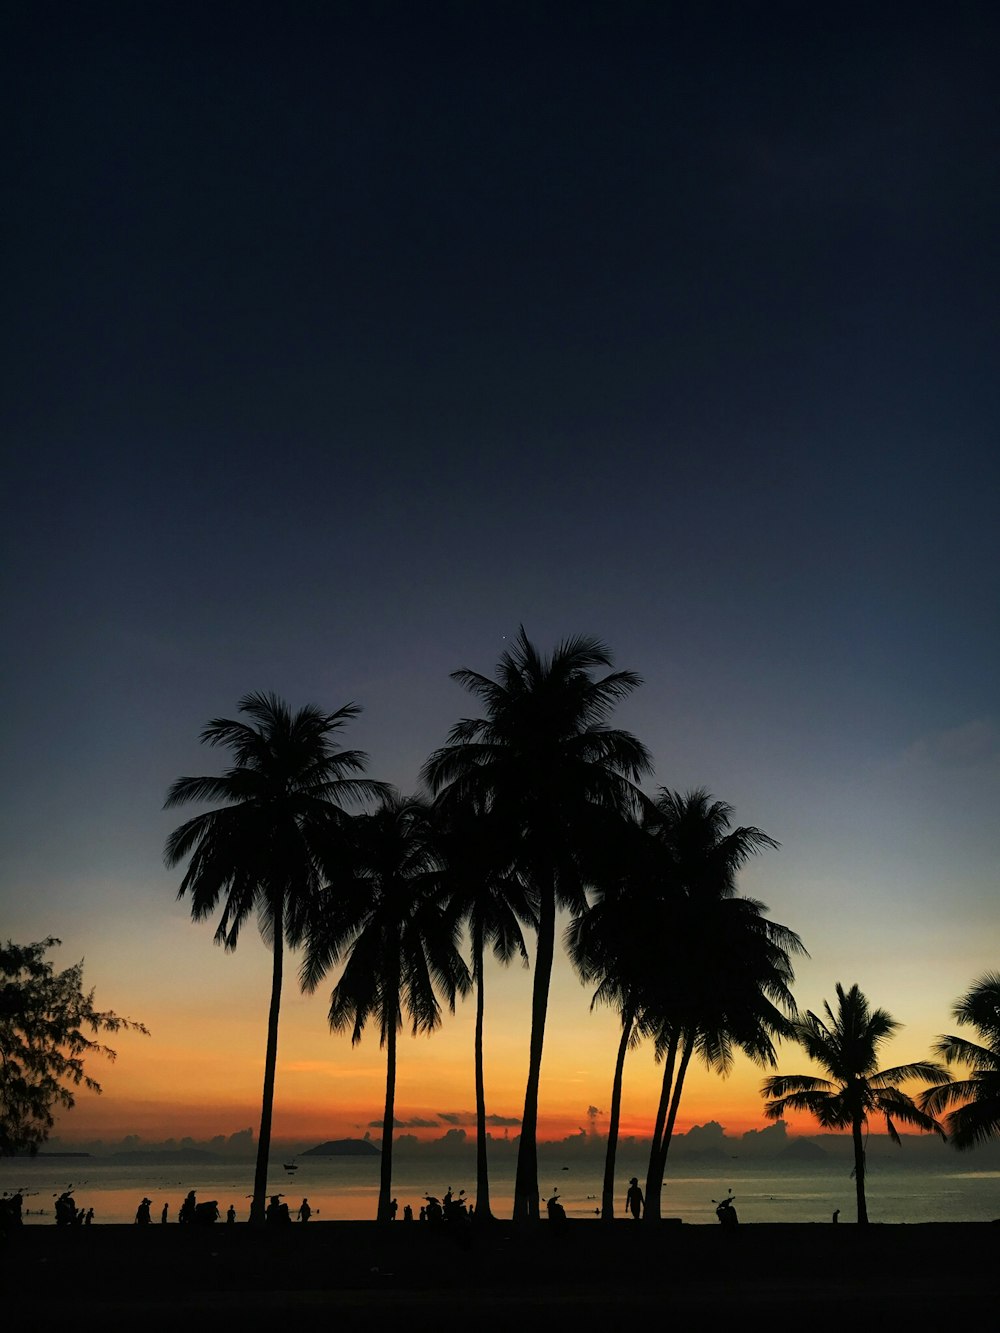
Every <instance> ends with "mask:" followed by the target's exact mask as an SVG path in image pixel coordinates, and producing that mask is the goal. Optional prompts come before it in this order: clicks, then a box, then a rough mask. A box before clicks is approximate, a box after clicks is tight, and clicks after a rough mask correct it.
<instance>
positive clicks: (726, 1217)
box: [712, 1190, 740, 1229]
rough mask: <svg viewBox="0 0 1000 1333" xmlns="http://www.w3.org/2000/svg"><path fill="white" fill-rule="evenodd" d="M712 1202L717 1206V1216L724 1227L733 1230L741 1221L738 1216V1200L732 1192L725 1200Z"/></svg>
mask: <svg viewBox="0 0 1000 1333" xmlns="http://www.w3.org/2000/svg"><path fill="white" fill-rule="evenodd" d="M712 1202H713V1203H714V1204H715V1215H716V1217H717V1218H718V1219H719V1221H720V1222H721V1223H722V1225H723V1226H724V1227H727V1228H730V1229H731V1228H732V1227H735V1226H737V1225H738V1223H739V1220H740V1219H739V1218H738V1217H737V1216H736V1199H735V1198H734V1196H733V1191H732V1190H730V1191H729V1193H728V1194H727V1195H726V1197H725V1198H724V1199H713V1200H712Z"/></svg>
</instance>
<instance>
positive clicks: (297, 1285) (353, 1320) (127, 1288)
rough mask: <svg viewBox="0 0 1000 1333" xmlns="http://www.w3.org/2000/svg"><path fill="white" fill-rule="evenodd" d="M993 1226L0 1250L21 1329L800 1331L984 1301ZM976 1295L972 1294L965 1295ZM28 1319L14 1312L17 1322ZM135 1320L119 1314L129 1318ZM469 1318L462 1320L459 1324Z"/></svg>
mask: <svg viewBox="0 0 1000 1333" xmlns="http://www.w3.org/2000/svg"><path fill="white" fill-rule="evenodd" d="M998 1243H1000V1225H998V1224H996V1223H975V1222H969V1223H916V1224H913V1225H910V1226H905V1225H882V1224H878V1223H873V1224H871V1225H870V1226H868V1227H858V1226H857V1225H854V1224H846V1225H844V1224H842V1225H840V1226H836V1227H835V1226H832V1225H830V1224H829V1223H812V1224H784V1223H770V1224H769V1223H762V1224H757V1225H742V1224H741V1225H740V1227H739V1228H738V1229H737V1230H736V1231H734V1232H731V1233H727V1232H725V1231H724V1230H723V1229H722V1228H721V1227H719V1226H717V1225H682V1224H679V1223H674V1224H671V1223H669V1222H664V1223H663V1224H661V1225H659V1226H657V1227H647V1226H645V1225H643V1224H641V1223H634V1222H631V1221H625V1220H622V1221H616V1222H614V1223H612V1224H610V1225H608V1226H606V1225H604V1224H602V1223H600V1222H598V1221H596V1220H594V1221H575V1220H571V1221H569V1222H568V1223H567V1224H566V1226H565V1227H564V1228H552V1227H550V1226H549V1224H548V1223H546V1222H541V1223H539V1224H538V1225H537V1226H534V1227H527V1228H516V1227H514V1226H512V1224H511V1223H509V1222H498V1223H494V1224H492V1225H490V1226H489V1227H486V1228H482V1229H477V1228H475V1227H474V1226H473V1227H468V1228H465V1227H463V1228H456V1229H455V1231H454V1232H453V1233H452V1232H449V1229H448V1228H447V1227H440V1228H433V1227H428V1226H421V1225H420V1224H413V1225H406V1224H404V1223H400V1222H396V1223H393V1224H391V1225H389V1226H382V1227H380V1226H378V1224H376V1223H374V1222H310V1223H309V1225H308V1226H301V1225H300V1226H293V1227H288V1228H279V1229H273V1228H272V1229H268V1228H263V1229H257V1228H251V1227H249V1226H247V1225H243V1224H239V1225H236V1226H232V1227H228V1226H226V1225H225V1224H217V1225H214V1226H209V1227H204V1228H191V1227H148V1228H146V1227H136V1226H126V1225H105V1226H103V1227H92V1228H89V1229H69V1230H60V1229H59V1228H56V1227H51V1228H43V1227H25V1228H22V1229H21V1231H20V1232H19V1233H17V1234H15V1235H14V1236H13V1237H12V1238H11V1239H10V1240H9V1241H8V1243H7V1245H6V1246H5V1253H4V1255H3V1266H4V1270H5V1272H7V1273H9V1274H16V1277H17V1280H16V1292H15V1293H14V1295H13V1301H12V1303H11V1304H10V1305H8V1307H7V1308H8V1310H9V1311H10V1312H11V1313H13V1314H15V1315H16V1316H17V1318H18V1324H17V1326H18V1327H24V1326H27V1327H29V1328H32V1329H38V1330H49V1329H55V1328H57V1327H58V1328H67V1327H72V1328H73V1329H74V1330H77V1329H82V1328H98V1327H101V1328H104V1329H114V1328H116V1327H124V1326H126V1324H128V1325H129V1326H134V1327H136V1328H142V1329H143V1330H144V1333H150V1331H155V1330H160V1329H167V1328H170V1329H172V1330H173V1329H176V1327H177V1321H178V1320H182V1319H185V1318H188V1317H191V1316H201V1315H207V1316H211V1317H218V1318H224V1319H226V1320H227V1321H230V1324H231V1326H232V1327H236V1328H239V1329H240V1330H241V1333H243V1331H244V1330H246V1329H248V1328H249V1329H252V1328H256V1327H263V1326H265V1325H267V1324H273V1321H274V1320H277V1319H282V1320H284V1319H290V1318H308V1319H310V1320H315V1321H320V1320H322V1321H324V1322H329V1325H330V1326H331V1327H333V1326H335V1327H337V1329H338V1333H340V1331H342V1330H345V1329H346V1330H353V1329H358V1330H361V1329H366V1330H369V1331H370V1329H371V1325H372V1322H373V1320H378V1321H379V1322H381V1323H383V1324H386V1323H388V1322H391V1323H392V1324H393V1326H394V1327H398V1328H401V1329H406V1330H407V1333H410V1330H415V1329H422V1328H425V1327H430V1325H431V1324H434V1325H436V1326H439V1325H440V1323H441V1321H442V1320H445V1321H447V1322H448V1323H449V1324H450V1323H452V1322H454V1321H456V1320H458V1321H460V1325H465V1324H466V1323H467V1322H468V1323H469V1327H471V1328H474V1329H475V1330H476V1331H477V1333H479V1331H480V1330H492V1329H501V1328H505V1329H509V1328H511V1327H518V1326H520V1325H523V1324H525V1322H526V1321H527V1323H528V1324H530V1323H531V1322H532V1320H533V1319H534V1318H537V1317H545V1318H548V1317H551V1318H552V1319H556V1318H558V1319H559V1321H560V1322H561V1323H566V1324H567V1325H568V1324H569V1323H570V1322H571V1321H578V1320H583V1321H585V1322H586V1325H587V1327H592V1326H593V1323H594V1321H595V1320H596V1319H598V1318H607V1319H609V1320H613V1321H614V1322H616V1323H617V1322H620V1320H621V1319H622V1318H629V1317H630V1312H631V1313H632V1314H634V1315H635V1316H636V1317H639V1316H640V1315H642V1316H644V1315H646V1314H652V1313H653V1312H654V1311H655V1312H658V1314H659V1316H660V1317H662V1318H667V1317H688V1316H689V1317H691V1318H695V1317H697V1318H698V1319H699V1320H701V1321H702V1322H704V1321H705V1320H710V1321H712V1322H714V1321H715V1320H716V1319H719V1318H732V1317H736V1316H747V1315H749V1314H751V1313H753V1312H754V1311H755V1310H756V1311H757V1312H758V1313H759V1314H760V1315H761V1316H762V1317H765V1316H766V1317H767V1318H768V1320H771V1319H773V1318H775V1317H778V1316H782V1315H784V1316H787V1317H788V1318H793V1317H799V1318H808V1321H809V1324H810V1327H811V1328H815V1327H817V1326H818V1327H826V1326H828V1325H829V1326H830V1327H833V1326H834V1325H835V1324H836V1321H837V1318H843V1317H845V1316H846V1315H848V1314H851V1313H852V1312H853V1313H857V1312H859V1311H861V1310H864V1311H865V1312H866V1314H867V1315H869V1316H873V1315H876V1314H883V1315H890V1314H891V1315H893V1316H894V1317H895V1318H897V1319H899V1320H905V1319H907V1318H913V1317H917V1316H920V1317H926V1316H927V1315H928V1314H932V1313H941V1314H944V1313H949V1314H950V1315H952V1316H954V1315H955V1314H956V1313H961V1314H963V1315H972V1314H977V1313H986V1312H987V1311H992V1309H993V1306H994V1301H995V1298H994V1296H993V1293H992V1282H991V1279H990V1276H989V1275H990V1273H991V1272H992V1270H993V1267H994V1260H995V1253H996V1249H997V1245H998ZM980 1293H981V1294H980ZM22 1320H26V1321H27V1324H26V1325H25V1324H24V1323H22V1322H21V1321H22ZM133 1321H134V1322H133ZM469 1321H471V1322H469Z"/></svg>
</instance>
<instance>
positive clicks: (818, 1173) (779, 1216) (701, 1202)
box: [0, 1153, 1000, 1225]
mask: <svg viewBox="0 0 1000 1333" xmlns="http://www.w3.org/2000/svg"><path fill="white" fill-rule="evenodd" d="M734 1165H735V1164H734ZM513 1167H514V1163H513V1160H512V1155H511V1157H510V1158H509V1159H508V1160H506V1161H504V1162H502V1163H501V1164H500V1165H498V1166H497V1167H495V1168H494V1169H493V1172H492V1175H491V1180H490V1193H491V1201H492V1205H493V1211H494V1213H495V1214H496V1215H497V1216H498V1217H509V1216H510V1213H511V1210H512V1207H513ZM393 1168H394V1179H393V1193H394V1194H395V1196H396V1198H397V1199H398V1200H399V1216H400V1217H402V1213H403V1206H404V1205H405V1204H407V1203H409V1204H410V1205H411V1207H412V1208H413V1213H414V1216H415V1217H416V1216H417V1214H418V1213H419V1210H420V1206H421V1204H422V1203H423V1202H424V1199H425V1197H426V1195H428V1194H435V1195H437V1196H438V1197H440V1196H441V1195H443V1194H444V1192H445V1191H446V1190H447V1189H448V1188H449V1187H453V1188H454V1190H455V1191H456V1193H457V1192H458V1190H459V1189H463V1188H464V1189H465V1190H466V1191H467V1192H468V1194H469V1195H470V1196H474V1194H475V1166H474V1162H473V1161H472V1160H471V1158H468V1157H460V1158H454V1157H445V1156H444V1155H443V1154H432V1153H424V1154H420V1155H410V1156H406V1155H404V1154H399V1155H398V1156H397V1158H396V1159H395V1160H394V1162H393ZM253 1170H254V1167H253V1162H239V1163H229V1164H212V1165H208V1166H206V1165H196V1166H190V1167H178V1166H176V1165H172V1166H170V1167H162V1166H144V1165H120V1164H114V1165H110V1164H107V1163H102V1162H101V1160H100V1159H99V1158H80V1159H65V1160H58V1159H53V1158H44V1157H41V1158H35V1159H34V1160H31V1159H28V1158H18V1159H17V1160H14V1161H12V1160H10V1159H6V1160H4V1161H3V1162H2V1163H0V1190H5V1191H8V1192H12V1191H14V1190H17V1189H21V1190H22V1191H23V1192H24V1195H25V1199H24V1204H25V1208H26V1209H27V1210H29V1212H28V1215H27V1216H26V1218H25V1221H26V1222H27V1223H28V1224H29V1225H32V1224H45V1223H48V1224H49V1225H51V1224H52V1222H53V1221H54V1212H53V1208H54V1204H55V1196H56V1195H58V1194H60V1193H61V1192H62V1191H63V1190H65V1189H67V1188H69V1187H72V1190H73V1196H74V1198H75V1199H76V1202H77V1205H78V1206H81V1207H85V1208H93V1209H94V1221H95V1223H97V1224H99V1223H101V1222H132V1221H134V1219H135V1211H136V1208H137V1206H138V1204H139V1201H140V1200H141V1199H142V1198H143V1196H144V1195H145V1196H148V1197H149V1198H150V1199H151V1200H152V1208H151V1210H150V1211H151V1213H152V1217H153V1223H154V1225H158V1224H159V1219H160V1212H161V1209H162V1207H163V1204H164V1203H166V1204H167V1207H168V1218H169V1221H170V1222H171V1223H173V1222H176V1219H177V1210H178V1208H179V1207H180V1205H181V1201H182V1200H183V1198H184V1195H185V1194H186V1193H187V1191H188V1190H190V1189H193V1190H195V1191H196V1193H197V1197H198V1200H199V1202H206V1201H208V1200H210V1199H215V1200H216V1201H217V1202H218V1204H219V1208H220V1211H221V1213H222V1214H223V1216H225V1212H226V1209H227V1208H228V1207H229V1205H230V1204H232V1205H233V1206H234V1208H235V1209H236V1215H237V1219H238V1220H239V1221H241V1222H243V1221H246V1219H247V1217H248V1215H249V1211H250V1192H251V1189H252V1186H253ZM378 1172H379V1162H378V1159H377V1158H370V1159H357V1158H333V1159H330V1158H327V1159H311V1160H310V1159H306V1160H303V1159H300V1161H299V1169H298V1170H297V1171H296V1172H294V1174H293V1173H291V1172H285V1171H283V1170H282V1169H281V1163H280V1162H279V1163H278V1164H277V1167H276V1169H272V1171H271V1174H270V1177H269V1180H268V1188H267V1192H268V1194H280V1195H281V1196H282V1197H283V1200H284V1201H285V1202H286V1203H288V1205H289V1208H290V1211H291V1213H292V1215H293V1217H294V1215H295V1213H296V1211H297V1209H298V1207H299V1205H300V1203H301V1202H302V1199H303V1198H308V1199H309V1205H310V1207H311V1209H312V1216H313V1218H314V1219H315V1220H317V1221H351V1220H357V1219H360V1220H372V1219H374V1217H375V1212H376V1203H377V1199H378ZM539 1172H540V1174H539V1187H540V1190H541V1194H542V1199H543V1200H544V1199H545V1198H546V1197H547V1196H548V1195H549V1194H552V1193H553V1192H554V1191H555V1190H557V1189H558V1191H559V1195H560V1201H561V1202H563V1203H564V1204H565V1206H566V1211H567V1213H568V1215H569V1216H571V1217H580V1218H583V1217H588V1216H589V1217H596V1215H597V1206H598V1203H599V1201H600V1195H601V1179H602V1174H603V1164H602V1163H601V1162H600V1161H592V1162H591V1161H588V1162H575V1163H573V1164H572V1165H571V1166H570V1167H569V1169H564V1167H563V1160H554V1161H546V1160H542V1161H541V1163H540V1168H539ZM631 1175H637V1176H639V1178H640V1180H641V1179H643V1178H644V1176H645V1163H644V1162H641V1161H639V1160H638V1159H629V1158H626V1159H624V1160H623V1161H622V1162H621V1163H620V1166H619V1170H618V1180H619V1182H620V1186H619V1191H618V1193H619V1197H618V1199H617V1200H616V1208H617V1211H618V1214H619V1215H620V1216H624V1213H625V1208H624V1204H625V1190H626V1188H627V1182H628V1179H629V1177H630V1176H631ZM730 1188H731V1189H732V1191H733V1193H734V1195H735V1196H736V1203H737V1209H738V1212H739V1216H740V1220H741V1222H821V1223H828V1222H829V1221H830V1218H831V1216H832V1214H833V1211H834V1209H837V1208H839V1209H840V1210H841V1214H840V1220H841V1222H849V1221H850V1220H851V1219H852V1218H853V1217H854V1215H855V1213H854V1209H855V1196H854V1181H853V1180H852V1179H851V1176H850V1167H849V1166H848V1165H845V1164H844V1163H842V1162H832V1163H825V1164H823V1166H822V1167H821V1168H810V1169H809V1170H802V1169H801V1168H800V1167H796V1168H795V1169H794V1170H789V1168H787V1167H782V1166H780V1165H777V1164H768V1163H764V1162H761V1163H757V1164H755V1165H754V1166H753V1167H752V1168H748V1167H745V1166H742V1164H741V1169H740V1170H738V1171H727V1170H726V1169H725V1167H721V1168H719V1169H715V1168H714V1167H713V1169H712V1170H710V1171H709V1170H704V1171H701V1172H698V1173H694V1172H691V1171H690V1170H688V1171H687V1172H686V1173H685V1174H683V1175H676V1176H673V1177H670V1176H668V1178H667V1182H666V1185H665V1188H664V1194H663V1208H662V1211H663V1215H664V1216H665V1217H680V1218H681V1219H682V1220H683V1221H685V1222H688V1223H705V1224H710V1225H716V1221H715V1210H714V1205H713V1204H712V1202H711V1200H712V1199H713V1198H720V1197H722V1195H724V1194H725V1193H726V1191H727V1190H728V1189H730ZM720 1192H721V1193H720ZM867 1193H868V1211H869V1216H870V1217H871V1220H872V1221H873V1222H886V1223H893V1222H986V1221H992V1219H993V1218H996V1217H1000V1171H962V1172H953V1171H949V1172H945V1171H924V1170H918V1169H915V1168H914V1169H907V1168H902V1167H893V1168H881V1167H876V1168H873V1169H871V1171H870V1174H869V1178H868V1191H867ZM39 1209H44V1210H45V1211H44V1213H39V1212H38V1210H39ZM400 1225H401V1224H400Z"/></svg>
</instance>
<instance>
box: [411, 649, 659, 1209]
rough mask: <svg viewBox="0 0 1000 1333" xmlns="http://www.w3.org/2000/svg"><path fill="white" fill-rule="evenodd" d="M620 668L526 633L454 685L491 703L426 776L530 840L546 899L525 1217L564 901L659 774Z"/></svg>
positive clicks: (573, 902)
mask: <svg viewBox="0 0 1000 1333" xmlns="http://www.w3.org/2000/svg"><path fill="white" fill-rule="evenodd" d="M611 665H612V659H611V654H610V652H609V650H608V649H607V648H606V647H605V646H604V644H603V643H601V642H600V641H599V640H597V639H592V638H585V637H578V638H574V639H570V640H567V641H566V642H564V643H561V644H559V645H558V647H557V648H556V649H555V651H554V652H553V654H552V656H551V657H550V658H545V657H543V656H542V655H541V654H540V653H539V652H538V650H537V648H536V647H535V646H534V645H533V644H532V643H531V642H530V641H529V639H528V637H527V635H526V634H525V631H524V628H523V626H522V627H521V629H520V631H519V633H518V636H517V638H516V640H515V641H514V644H513V645H512V647H511V648H510V649H509V650H508V651H507V652H505V653H504V654H503V655H502V656H501V658H500V661H499V663H498V666H497V670H496V677H495V679H492V680H491V679H490V678H489V677H488V676H483V675H480V674H479V672H477V671H470V670H468V669H464V668H463V669H462V670H460V671H455V672H453V673H452V679H454V680H457V681H458V682H459V683H460V684H462V685H464V686H465V688H466V689H467V690H469V691H470V693H472V694H473V695H475V696H476V698H477V699H479V700H480V701H481V703H482V704H483V705H484V707H485V716H483V717H478V718H464V719H462V720H461V721H460V722H457V723H456V724H455V726H454V727H452V729H451V732H450V733H449V736H448V743H447V744H446V745H445V746H444V747H443V748H442V749H440V750H437V751H436V752H435V753H434V754H432V755H431V757H430V759H429V760H428V761H427V763H426V764H425V766H424V770H423V778H424V780H425V781H426V782H427V783H428V785H429V786H430V788H431V790H432V791H434V792H439V793H440V792H442V791H444V790H446V791H447V795H446V797H445V798H444V799H445V800H446V801H449V802H450V801H452V800H460V801H464V800H477V801H479V802H480V803H481V805H482V806H483V807H484V808H485V809H487V810H488V811H489V812H490V814H491V816H492V817H493V818H495V819H497V820H498V821H499V822H500V824H501V826H502V827H504V828H506V829H508V830H510V831H511V832H512V833H513V835H514V836H516V837H517V838H518V839H519V840H520V850H519V868H520V869H521V871H522V873H523V874H524V875H525V876H526V878H527V879H528V881H529V883H530V885H531V887H532V889H533V891H534V892H535V893H536V894H537V896H538V931H537V940H536V949H535V968H534V975H533V978H532V1002H531V1037H530V1046H529V1057H528V1078H527V1084H526V1087H525V1094H524V1113H523V1116H522V1120H521V1136H520V1140H519V1143H518V1155H517V1171H516V1176H515V1182H514V1218H515V1220H518V1221H522V1220H534V1219H537V1217H538V1149H537V1126H538V1085H539V1078H540V1073H541V1064H542V1047H543V1043H544V1037H545V1018H546V1011H547V1007H548V994H549V980H550V977H551V973H552V962H553V955H554V950H555V920H556V908H557V905H559V904H563V905H565V906H568V907H569V908H570V909H571V910H579V909H580V907H581V906H582V905H583V902H584V889H583V885H584V879H585V874H586V867H585V866H584V865H583V864H581V856H580V847H581V845H582V843H583V839H584V837H585V834H586V831H587V828H588V822H589V821H590V820H591V819H592V818H593V817H594V816H595V815H596V814H599V813H600V812H602V811H604V812H607V811H624V810H627V809H629V808H632V807H634V806H635V805H636V804H637V802H638V800H639V792H638V789H637V788H636V787H635V785H634V784H635V782H636V781H638V779H639V778H640V777H642V775H643V774H645V773H647V772H648V771H649V769H650V758H649V753H648V751H647V750H646V747H645V746H644V745H643V744H642V742H641V741H639V740H637V739H636V738H635V737H634V736H632V735H631V734H630V733H629V732H627V731H621V730H618V729H615V728H611V727H609V726H607V725H606V723H607V720H608V718H609V717H610V715H611V712H612V710H613V709H614V706H615V704H616V703H618V702H619V701H620V700H621V699H623V698H625V697H626V696H627V695H629V694H630V693H631V692H632V690H634V689H635V688H636V687H637V686H638V685H639V684H640V678H639V677H638V676H637V675H635V673H634V672H631V671H615V672H610V673H609V674H607V675H604V676H595V674H594V673H595V671H596V670H599V669H601V668H605V667H610V666H611Z"/></svg>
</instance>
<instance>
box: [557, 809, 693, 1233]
mask: <svg viewBox="0 0 1000 1333" xmlns="http://www.w3.org/2000/svg"><path fill="white" fill-rule="evenodd" d="M648 841H649V839H648V838H647V836H646V834H645V833H644V831H643V830H642V828H641V826H640V825H639V824H638V823H637V822H636V821H634V820H623V821H621V829H620V836H619V837H618V838H612V837H609V838H608V839H607V840H606V842H605V847H606V849H607V851H608V853H609V854H608V856H607V858H606V862H607V864H606V868H605V870H604V871H603V873H601V872H599V873H598V875H597V876H596V883H595V886H594V888H595V897H594V901H593V903H591V904H590V906H588V908H587V909H586V910H585V911H584V912H582V913H580V914H578V915H577V916H575V917H574V918H573V919H572V920H571V922H570V924H569V926H568V927H567V928H566V948H567V952H568V953H569V956H570V958H571V960H572V962H573V966H574V967H575V968H576V971H577V974H578V975H579V977H580V979H581V981H583V982H584V984H594V983H596V990H595V991H594V994H593V997H592V998H591V1002H590V1007H591V1009H594V1008H596V1007H597V1006H598V1005H601V1004H603V1005H608V1006H609V1007H611V1008H614V1009H617V1010H618V1015H619V1018H620V1020H621V1030H622V1031H621V1039H620V1040H619V1043H618V1051H617V1054H616V1057H615V1068H614V1074H613V1076H612V1081H611V1101H610V1107H609V1112H608V1142H607V1147H606V1150H605V1157H604V1181H603V1185H602V1190H601V1220H602V1221H603V1222H612V1221H614V1216H615V1202H614V1198H615V1160H616V1157H617V1152H618V1133H619V1126H620V1123H621V1101H622V1082H623V1078H624V1070H625V1057H626V1054H627V1053H628V1051H630V1050H635V1049H636V1047H637V1046H638V1045H639V1044H640V1043H641V1041H642V1040H643V1038H644V1037H647V1036H650V1035H652V1031H653V1030H652V1025H651V1023H650V1021H649V1019H648V1017H647V1011H646V1004H647V1002H648V997H649V993H650V990H651V987H652V984H653V981H654V978H655V976H656V975H657V974H658V971H659V967H660V954H661V949H662V946H661V943H660V941H661V940H662V938H663V933H664V932H663V920H664V915H665V912H666V911H669V907H668V906H667V902H666V901H665V898H664V894H663V892H662V885H660V884H659V883H657V882H655V881H651V879H650V877H649V875H648V873H644V872H646V871H647V870H648V867H649V856H648V849H647V848H646V847H645V846H644V843H648Z"/></svg>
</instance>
